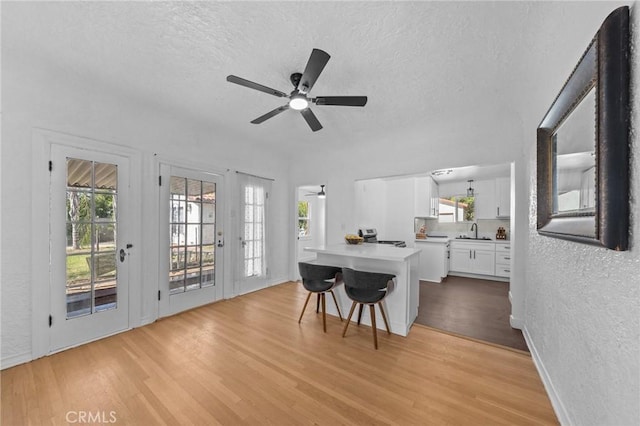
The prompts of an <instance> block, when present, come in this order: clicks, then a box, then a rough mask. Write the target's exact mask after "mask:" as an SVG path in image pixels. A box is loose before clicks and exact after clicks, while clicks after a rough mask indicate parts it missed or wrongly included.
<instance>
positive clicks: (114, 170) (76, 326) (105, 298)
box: [49, 144, 132, 352]
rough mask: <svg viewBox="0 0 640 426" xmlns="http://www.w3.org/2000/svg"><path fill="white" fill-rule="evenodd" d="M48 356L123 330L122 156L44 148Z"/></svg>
mask: <svg viewBox="0 0 640 426" xmlns="http://www.w3.org/2000/svg"><path fill="white" fill-rule="evenodd" d="M50 164H51V165H52V167H51V182H50V194H49V200H50V204H49V206H50V211H49V218H50V225H49V231H50V262H51V263H50V268H51V270H50V273H51V298H50V300H51V317H50V326H51V328H50V331H51V334H50V351H51V352H54V351H57V350H59V349H63V348H66V347H70V346H75V345H78V344H81V343H85V342H88V341H91V340H95V339H98V338H100V337H104V336H107V335H110V334H113V333H116V332H118V331H122V330H125V329H127V328H128V327H129V262H128V259H127V257H128V254H129V251H130V250H131V249H132V246H131V244H129V243H128V240H127V238H128V234H129V233H130V230H131V228H130V226H131V223H132V221H131V199H130V193H129V173H130V170H129V159H128V158H127V157H124V156H119V155H114V154H110V153H105V152H98V151H89V150H84V149H79V148H74V147H69V146H63V145H57V144H53V145H52V146H51V163H50Z"/></svg>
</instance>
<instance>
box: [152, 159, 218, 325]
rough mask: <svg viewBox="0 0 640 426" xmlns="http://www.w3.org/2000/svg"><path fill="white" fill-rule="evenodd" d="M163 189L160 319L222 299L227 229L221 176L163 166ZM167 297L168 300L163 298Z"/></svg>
mask: <svg viewBox="0 0 640 426" xmlns="http://www.w3.org/2000/svg"><path fill="white" fill-rule="evenodd" d="M160 171H161V179H162V181H163V182H167V184H166V185H162V186H161V187H160V200H161V201H160V202H161V204H162V205H163V207H162V208H161V210H160V211H161V212H166V213H163V214H162V216H161V220H160V226H161V229H160V238H161V240H162V241H163V242H164V243H163V244H161V253H160V256H161V259H166V260H164V261H161V265H160V267H161V276H165V277H167V278H166V281H165V282H164V284H162V285H161V288H160V303H159V307H160V315H161V316H166V315H172V314H174V313H177V312H180V311H182V310H185V309H191V308H193V307H195V306H199V305H203V304H206V303H210V302H212V301H215V300H217V299H219V298H221V297H222V288H221V287H222V286H217V285H216V284H217V281H218V278H217V277H221V265H222V264H221V262H218V261H217V257H218V253H219V252H220V251H221V250H222V247H223V245H224V240H223V239H222V227H221V226H220V222H219V221H218V220H217V214H216V213H217V211H218V210H219V208H220V200H219V197H218V194H219V193H220V180H221V178H220V176H217V175H214V174H210V173H206V172H199V171H195V170H189V169H183V168H179V167H175V166H169V165H164V164H163V165H161V167H160ZM163 294H164V297H163Z"/></svg>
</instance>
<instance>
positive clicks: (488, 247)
mask: <svg viewBox="0 0 640 426" xmlns="http://www.w3.org/2000/svg"><path fill="white" fill-rule="evenodd" d="M451 249H452V250H453V249H459V250H476V251H495V250H496V245H495V244H494V243H467V242H464V243H462V242H458V241H451Z"/></svg>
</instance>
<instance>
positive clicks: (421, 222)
mask: <svg viewBox="0 0 640 426" xmlns="http://www.w3.org/2000/svg"><path fill="white" fill-rule="evenodd" d="M476 222H477V223H478V236H479V237H488V238H491V239H492V240H493V239H495V238H496V233H497V232H498V228H500V227H502V228H504V229H506V230H507V239H508V240H509V239H511V221H510V220H509V219H478V220H477V221H476ZM422 226H424V227H425V228H426V231H427V235H429V234H436V235H447V236H449V237H451V238H455V237H457V236H459V235H461V234H463V235H469V233H470V232H471V231H470V230H471V222H457V223H440V222H438V219H425V218H421V217H417V218H415V220H414V232H418V231H419V230H420V228H421V227H422Z"/></svg>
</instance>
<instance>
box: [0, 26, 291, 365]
mask: <svg viewBox="0 0 640 426" xmlns="http://www.w3.org/2000/svg"><path fill="white" fill-rule="evenodd" d="M3 31H4V30H3ZM21 36H23V35H20V34H6V33H3V43H7V40H10V38H11V37H21ZM9 45H10V44H9ZM23 53H24V52H19V51H13V50H11V49H10V48H7V44H3V51H2V55H3V57H2V87H3V89H4V90H3V93H2V111H3V116H2V120H3V126H2V167H1V168H2V170H1V173H2V206H3V207H2V208H3V210H2V314H1V320H2V323H1V324H2V349H1V359H2V364H3V367H4V366H7V365H11V364H15V363H17V362H23V361H26V360H29V359H30V357H31V351H32V318H33V315H32V312H31V306H32V295H34V294H36V295H37V294H38V292H39V291H40V289H41V288H42V286H47V285H48V277H47V274H46V271H45V272H43V273H38V274H37V275H36V276H31V271H32V265H33V264H34V262H37V263H39V264H43V263H44V264H45V265H46V264H47V260H46V259H41V258H38V259H34V258H33V253H35V252H36V250H35V248H34V247H33V246H32V245H31V241H32V233H31V225H32V223H31V219H30V218H31V210H32V209H31V194H32V191H31V188H32V177H33V176H34V169H33V164H32V163H33V158H34V155H35V154H34V150H37V147H34V146H33V143H34V142H33V141H32V131H33V129H34V128H43V129H49V130H54V131H56V132H63V133H68V134H72V135H77V136H82V137H86V138H90V139H95V140H98V141H102V142H108V143H113V144H118V145H124V146H126V147H129V148H130V149H133V150H135V151H137V152H139V153H140V156H141V158H142V169H143V170H136V171H134V173H136V174H139V175H140V176H141V177H142V178H143V179H144V181H143V187H142V188H137V189H138V192H139V193H141V194H142V200H141V203H142V206H143V207H142V209H143V214H142V216H143V217H145V218H148V220H147V219H145V221H144V222H143V221H141V226H142V230H141V233H142V235H141V237H142V238H141V240H142V241H143V245H142V246H141V247H135V248H134V250H135V249H138V250H139V251H138V254H139V255H141V256H142V263H143V269H144V271H143V274H142V277H143V279H142V282H141V283H139V284H135V283H134V284H133V287H132V288H133V289H134V290H132V291H136V292H138V293H139V294H137V295H134V296H132V300H133V299H135V300H142V302H141V303H142V305H141V306H139V307H137V310H136V312H135V313H136V315H135V317H134V318H131V322H132V324H133V325H136V324H141V323H144V322H145V321H149V320H153V319H154V312H157V301H156V299H155V297H154V294H155V292H156V291H157V277H155V276H154V275H153V273H150V272H149V271H148V270H149V269H153V265H157V259H154V258H153V256H157V255H156V253H157V252H156V251H155V250H154V244H153V242H154V241H156V239H157V238H156V237H157V230H158V226H159V225H158V223H157V214H156V209H157V206H158V202H157V201H156V197H157V193H158V190H157V186H156V185H157V174H155V172H154V170H153V167H154V161H155V160H154V159H155V158H156V157H155V156H154V154H157V157H161V158H164V159H175V160H176V161H177V162H179V163H194V162H197V164H201V165H205V166H207V167H209V166H210V167H212V168H214V169H215V170H222V171H223V172H224V171H226V170H227V169H229V171H228V172H225V173H224V174H225V175H226V176H225V182H226V183H228V184H230V185H233V183H234V182H235V176H234V175H235V173H234V170H240V171H243V172H248V173H252V174H256V175H260V176H265V177H270V178H274V179H275V181H274V183H273V190H272V193H271V198H270V201H271V206H272V216H271V217H272V223H271V229H270V230H269V231H270V232H269V235H270V237H271V243H270V253H271V257H270V259H271V261H272V264H271V265H270V275H271V282H272V283H273V282H281V281H284V280H286V279H288V277H289V258H288V254H289V246H290V238H289V235H290V234H289V232H290V229H289V224H290V205H291V201H290V200H291V195H292V194H291V192H290V191H289V178H288V172H287V167H286V164H287V163H288V159H287V158H286V157H285V156H282V155H278V154H276V153H273V152H270V151H269V150H268V149H266V148H263V147H261V146H260V144H259V143H255V142H256V141H243V140H238V139H237V138H234V137H233V135H232V134H228V133H221V132H220V129H216V128H210V127H208V126H207V125H206V124H205V123H202V122H194V121H191V120H190V119H189V118H188V117H182V116H179V115H177V114H178V113H177V112H176V111H170V110H162V109H159V108H157V107H156V106H154V105H149V104H141V103H138V102H135V101H133V100H131V99H132V98H131V97H130V96H129V95H128V94H127V93H122V92H120V91H119V89H118V88H114V87H102V86H100V85H99V84H98V82H96V81H94V80H92V79H91V76H90V75H87V74H83V73H80V72H76V70H73V69H63V68H57V67H56V66H55V65H53V63H49V62H44V61H42V62H31V60H30V59H29V56H28V55H24V54H23ZM251 142H252V143H251ZM247 152H251V153H252V154H251V155H247ZM37 167H46V163H45V164H38V165H37ZM154 175H155V177H154ZM39 185H40V188H41V190H42V196H43V197H47V194H48V182H47V181H42V182H40V183H39ZM227 189H228V192H227V195H228V196H229V197H233V196H234V194H233V188H230V187H228V188H227ZM231 201H233V200H231ZM233 210H234V206H233V203H230V204H229V209H228V211H227V213H228V214H227V226H228V229H227V231H228V232H227V235H226V241H227V246H226V247H225V253H227V254H231V253H232V250H233V241H234V240H236V239H237V238H234V237H236V236H237V228H235V226H234V224H233V223H232V222H231V221H230V220H229V216H230V215H233ZM236 210H237V209H236ZM35 215H36V216H38V215H39V216H38V217H41V218H42V220H47V212H46V211H43V212H36V213H35ZM236 219H237V212H235V215H234V220H236ZM229 228H230V229H229ZM40 244H43V245H45V246H46V245H47V235H42V238H41V242H40ZM155 247H157V245H156V246H155ZM145 249H146V250H145ZM232 258H233V256H230V255H228V256H226V258H225V259H226V262H225V282H226V284H227V283H228V282H229V281H231V280H233V276H232V274H231V273H232V269H233V267H234V266H235V265H234V264H233V261H232ZM152 272H153V271H152ZM154 277H155V279H154ZM233 291H234V290H233V287H232V286H231V287H230V288H229V289H227V291H226V295H225V296H226V297H228V296H230V295H233ZM39 314H40V315H41V314H42V313H39Z"/></svg>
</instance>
